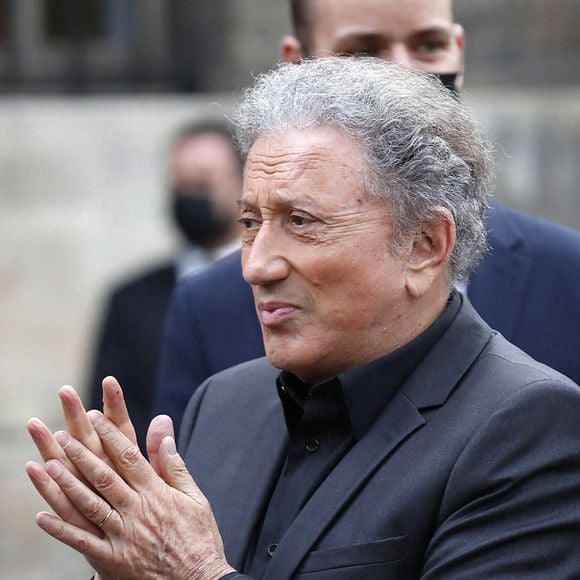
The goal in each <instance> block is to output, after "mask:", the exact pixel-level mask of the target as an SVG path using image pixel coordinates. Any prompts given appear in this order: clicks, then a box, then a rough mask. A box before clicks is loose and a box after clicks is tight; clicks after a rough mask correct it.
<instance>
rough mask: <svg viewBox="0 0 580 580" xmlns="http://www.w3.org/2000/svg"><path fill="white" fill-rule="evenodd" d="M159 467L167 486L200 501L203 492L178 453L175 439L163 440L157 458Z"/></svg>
mask: <svg viewBox="0 0 580 580" xmlns="http://www.w3.org/2000/svg"><path fill="white" fill-rule="evenodd" d="M157 461H158V465H159V471H160V473H159V475H160V476H161V477H162V478H163V480H164V481H165V483H167V485H170V486H171V487H173V488H175V489H176V490H178V491H180V492H182V493H184V494H186V495H188V496H189V497H191V498H192V499H195V500H196V501H199V500H200V498H202V497H203V494H202V493H201V490H200V489H199V487H197V484H196V483H195V481H193V478H192V477H191V475H190V473H189V471H188V470H187V467H186V465H185V463H184V461H183V459H182V458H181V455H179V454H178V453H177V449H176V447H175V439H174V438H173V437H171V436H167V437H164V438H163V441H161V445H160V446H159V455H158V457H157Z"/></svg>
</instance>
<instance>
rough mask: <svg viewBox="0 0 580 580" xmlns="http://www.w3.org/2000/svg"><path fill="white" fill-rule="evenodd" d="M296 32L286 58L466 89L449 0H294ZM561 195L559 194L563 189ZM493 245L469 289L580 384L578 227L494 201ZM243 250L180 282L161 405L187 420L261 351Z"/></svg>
mask: <svg viewBox="0 0 580 580" xmlns="http://www.w3.org/2000/svg"><path fill="white" fill-rule="evenodd" d="M291 5H292V12H293V21H294V28H295V31H294V35H293V36H287V37H285V38H284V39H283V41H282V51H281V54H282V58H283V59H284V60H286V61H290V62H296V61H299V60H300V59H301V58H303V57H306V56H309V55H311V56H324V55H330V54H335V53H336V54H343V55H344V54H352V55H359V54H367V55H370V56H377V57H380V58H383V59H385V60H392V61H394V62H397V63H399V64H401V65H403V66H406V67H409V68H414V69H417V70H421V71H424V72H429V73H433V74H437V75H439V76H440V78H441V79H442V80H443V81H444V82H445V83H446V84H447V85H448V86H453V87H455V88H457V89H458V88H460V86H461V83H462V77H463V49H464V43H465V38H464V32H463V29H462V27H461V26H460V25H459V24H457V23H454V21H453V11H452V0H404V1H401V0H292V2H291ZM554 195H557V192H555V193H554ZM488 230H489V231H490V234H489V246H490V249H491V251H490V252H489V253H488V254H486V256H485V257H484V259H483V261H482V263H481V266H480V267H479V268H477V269H476V270H475V271H474V272H473V273H472V274H471V275H470V276H469V279H468V280H467V281H463V283H462V285H461V288H462V289H463V291H465V292H466V293H467V296H468V297H469V299H470V301H471V302H472V304H473V305H474V306H475V309H476V310H477V312H478V313H479V314H480V315H481V316H482V317H483V318H484V320H485V321H486V322H487V323H488V324H490V326H492V327H493V328H494V329H496V330H498V331H499V332H501V333H502V334H503V335H504V336H505V337H506V338H507V339H508V340H510V341H511V342H513V343H514V344H516V345H517V346H519V347H520V348H522V349H523V350H524V351H525V352H527V353H528V354H530V355H531V356H533V357H534V358H536V359H538V360H540V361H541V362H543V363H545V364H547V365H549V366H551V367H553V368H555V369H557V370H559V371H560V372H562V373H564V374H565V375H566V376H568V377H570V378H572V379H573V380H574V381H576V382H580V356H578V353H579V352H580V334H579V333H578V331H577V321H578V320H579V319H580V300H579V299H578V298H577V297H578V288H579V287H580V268H579V267H578V264H580V234H578V232H575V231H573V230H571V229H570V228H565V227H562V226H559V225H557V224H554V223H550V222H547V221H544V220H540V219H538V218H536V217H533V216H530V215H527V214H524V213H521V212H516V211H513V210H511V209H508V208H506V207H504V206H502V205H500V204H498V203H494V204H493V206H492V208H491V211H490V216H489V221H488ZM263 354H264V348H263V345H262V337H261V333H260V327H259V324H258V320H257V319H256V316H255V313H254V307H253V302H252V297H251V292H250V289H249V287H248V286H247V284H245V283H244V281H243V279H242V274H241V271H240V256H239V254H235V255H232V256H231V257H230V258H227V259H226V260H224V261H222V262H221V263H219V264H218V265H216V266H215V267H213V268H212V269H211V270H208V271H207V272H204V273H203V274H201V275H200V276H198V277H196V278H193V279H190V280H187V281H186V282H184V283H183V284H181V285H180V286H178V288H177V291H176V293H175V298H174V300H173V302H172V306H171V307H170V309H169V317H168V324H167V326H166V336H165V340H164V346H163V355H162V357H161V365H160V377H159V381H158V387H157V394H156V402H155V404H154V408H155V409H156V411H157V412H163V413H168V414H170V415H171V417H172V418H173V420H174V421H175V423H176V425H179V423H180V421H181V417H182V415H183V412H184V410H185V406H186V405H187V402H188V401H189V398H190V397H191V395H192V393H193V392H194V391H195V389H196V388H197V387H198V386H199V385H200V384H201V383H202V382H203V381H204V380H205V379H206V378H207V377H209V376H210V375H212V374H214V373H216V372H218V371H221V370H223V369H225V368H228V367H230V366H233V365H235V364H238V363H240V362H243V361H246V360H250V359H253V358H257V357H260V356H263Z"/></svg>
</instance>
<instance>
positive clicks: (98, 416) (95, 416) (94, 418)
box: [87, 409, 103, 426]
mask: <svg viewBox="0 0 580 580" xmlns="http://www.w3.org/2000/svg"><path fill="white" fill-rule="evenodd" d="M87 417H88V418H89V421H90V422H91V423H92V424H93V426H96V425H98V424H99V423H100V422H101V421H102V420H103V414H102V413H101V412H100V411H97V410H96V409H91V410H90V411H89V412H88V413H87Z"/></svg>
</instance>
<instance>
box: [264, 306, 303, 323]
mask: <svg viewBox="0 0 580 580" xmlns="http://www.w3.org/2000/svg"><path fill="white" fill-rule="evenodd" d="M297 310H298V307H297V306H296V305H294V304H290V303H288V302H264V303H260V304H258V317H259V318H260V322H261V323H262V324H263V325H264V326H274V325H276V324H280V323H282V322H283V321H285V320H287V319H288V318H289V317H291V316H292V315H293V314H294V313H295V312H296V311H297Z"/></svg>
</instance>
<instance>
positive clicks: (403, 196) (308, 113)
mask: <svg viewBox="0 0 580 580" xmlns="http://www.w3.org/2000/svg"><path fill="white" fill-rule="evenodd" d="M234 122H235V124H236V126H237V138H238V142H239V146H240V150H241V152H242V155H243V156H244V157H247V154H248V152H249V150H250V148H251V146H252V145H253V143H254V142H255V141H256V139H258V138H259V137H261V136H264V135H268V134H272V133H276V132H280V131H282V132H283V131H285V130H287V129H289V128H296V129H308V128H314V127H319V126H331V127H334V128H336V129H338V130H339V131H341V132H342V133H343V134H344V135H345V136H346V137H347V138H349V139H350V140H351V141H352V142H353V147H359V149H360V151H361V153H362V155H363V159H364V160H365V162H366V163H365V167H364V168H363V169H364V183H363V186H364V187H365V188H366V190H367V191H368V192H369V193H370V194H371V195H374V196H376V197H378V198H381V199H384V200H385V201H386V203H387V207H388V210H389V213H390V215H391V217H392V221H393V228H394V232H393V237H392V243H391V245H390V249H391V251H393V252H394V253H400V252H402V251H403V250H404V248H406V247H408V244H409V243H410V242H411V241H412V240H413V239H414V238H415V236H417V235H420V234H421V231H422V228H423V227H424V224H426V223H428V222H429V221H430V220H432V219H434V218H435V217H436V214H437V210H436V208H437V207H445V208H447V209H448V210H449V211H450V212H451V214H452V215H453V218H454V220H455V225H456V232H457V241H456V245H455V249H454V251H453V254H452V257H451V276H452V279H454V280H460V279H463V278H465V277H467V276H468V275H469V273H470V272H471V270H472V269H473V268H474V267H475V266H476V265H477V264H478V262H479V260H480V258H481V255H482V253H483V252H484V250H485V248H486V243H485V237H486V236H485V218H486V212H487V208H488V197H489V194H490V191H491V187H492V181H493V175H492V173H493V171H492V167H493V164H492V160H491V159H492V152H491V146H490V145H489V143H488V142H487V140H486V139H485V137H484V136H483V134H482V132H481V130H480V129H479V126H478V125H477V123H476V122H475V120H474V119H473V118H472V116H471V115H470V114H469V113H468V111H467V110H466V108H465V107H464V106H463V105H462V104H461V103H459V101H458V100H457V99H455V98H454V97H453V96H452V95H451V94H450V93H449V91H447V90H446V89H445V88H444V87H443V85H442V84H441V82H440V81H439V80H438V79H436V78H434V77H432V76H431V75H426V74H423V73H418V72H414V71H410V70H407V69H403V68H402V67H399V66H397V65H394V64H391V63H386V62H384V61H381V60H379V59H375V58H345V57H341V58H338V57H329V58H319V59H311V60H305V61H302V63H301V64H299V65H296V64H294V65H293V64H282V65H280V66H279V67H278V68H277V69H276V70H274V71H271V72H269V73H267V74H265V75H262V76H261V77H259V78H258V79H257V81H256V84H255V86H254V88H253V89H250V90H248V91H247V92H246V94H245V96H244V98H243V100H242V102H241V103H240V105H239V106H238V109H237V113H236V115H235V118H234Z"/></svg>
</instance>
